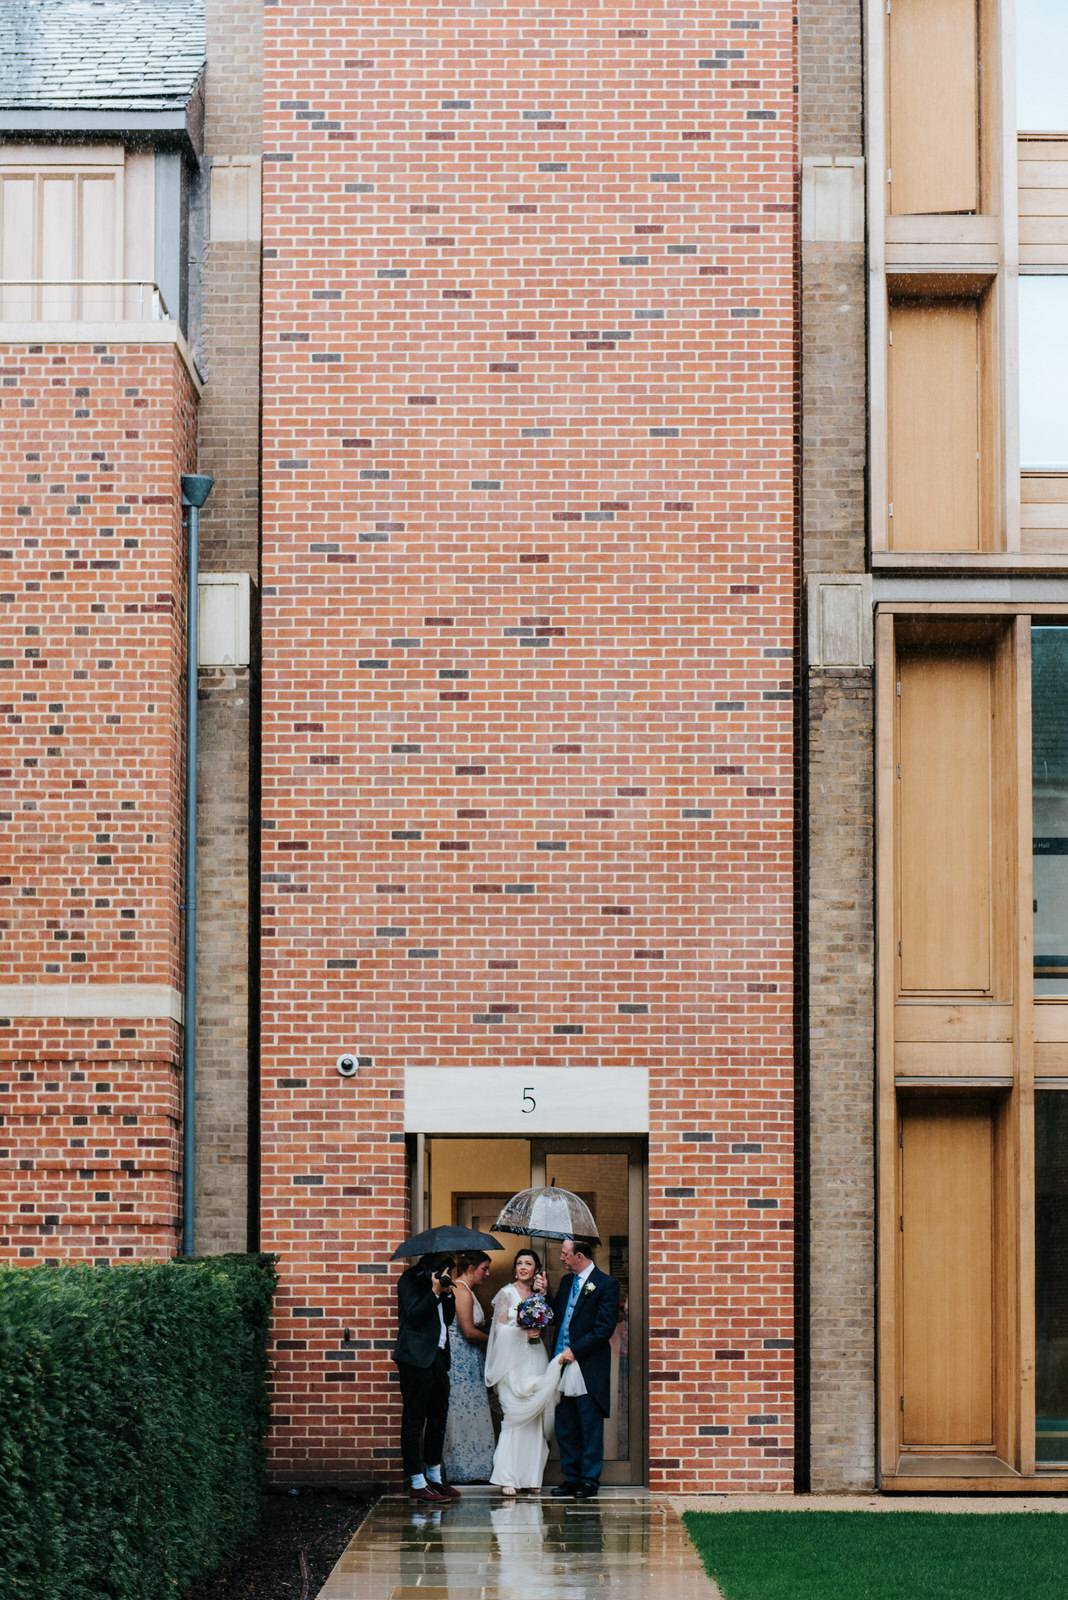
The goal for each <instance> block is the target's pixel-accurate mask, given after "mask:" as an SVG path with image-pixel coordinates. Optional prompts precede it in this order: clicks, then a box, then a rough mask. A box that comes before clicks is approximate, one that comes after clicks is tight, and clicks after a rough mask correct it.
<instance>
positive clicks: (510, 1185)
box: [427, 1139, 530, 1312]
mask: <svg viewBox="0 0 1068 1600" xmlns="http://www.w3.org/2000/svg"><path fill="white" fill-rule="evenodd" d="M427 1149H428V1156H429V1162H428V1165H429V1180H430V1184H429V1186H430V1207H429V1214H430V1222H429V1226H430V1227H432V1228H433V1227H438V1226H439V1225H440V1224H442V1223H446V1222H455V1221H456V1220H457V1210H456V1202H457V1197H458V1196H460V1195H476V1196H477V1195H492V1196H496V1195H503V1196H504V1197H505V1198H506V1199H507V1198H508V1197H509V1196H511V1195H513V1194H518V1192H519V1190H520V1189H529V1188H530V1142H529V1140H527V1139H428V1140H427ZM490 1209H491V1210H492V1209H493V1207H491V1208H490ZM474 1225H475V1226H476V1227H477V1226H478V1223H477V1222H475V1224H474ZM482 1231H487V1230H485V1229H483V1230H482ZM495 1237H497V1238H499V1239H500V1242H501V1244H502V1245H503V1247H504V1248H503V1250H502V1251H501V1253H500V1254H498V1253H497V1252H496V1251H494V1252H493V1265H492V1267H491V1268H490V1275H489V1277H488V1278H487V1279H486V1281H485V1283H484V1284H483V1286H482V1289H481V1290H480V1291H479V1298H480V1299H481V1301H482V1305H483V1308H484V1309H485V1310H486V1311H487V1312H488V1310H489V1304H490V1301H491V1300H492V1299H493V1296H494V1295H495V1294H496V1293H497V1290H498V1289H500V1288H501V1287H502V1286H503V1285H504V1284H506V1283H509V1282H510V1281H511V1277H512V1262H513V1261H514V1260H515V1254H516V1251H517V1250H519V1249H522V1247H523V1246H524V1245H525V1244H526V1243H527V1242H528V1241H527V1240H525V1239H520V1238H518V1237H517V1236H516V1235H514V1234H507V1233H502V1234H497V1235H495Z"/></svg>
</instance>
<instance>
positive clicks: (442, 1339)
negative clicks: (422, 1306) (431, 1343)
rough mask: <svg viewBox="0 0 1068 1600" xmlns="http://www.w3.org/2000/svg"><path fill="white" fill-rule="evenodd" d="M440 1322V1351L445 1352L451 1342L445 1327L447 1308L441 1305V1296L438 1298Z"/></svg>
mask: <svg viewBox="0 0 1068 1600" xmlns="http://www.w3.org/2000/svg"><path fill="white" fill-rule="evenodd" d="M438 1321H439V1322H440V1323H441V1332H440V1333H439V1334H438V1349H439V1350H444V1348H445V1346H446V1345H447V1344H448V1342H449V1331H448V1329H447V1328H446V1326H445V1307H444V1306H443V1305H442V1303H441V1298H440V1296H439V1298H438Z"/></svg>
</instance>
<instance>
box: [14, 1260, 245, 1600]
mask: <svg viewBox="0 0 1068 1600" xmlns="http://www.w3.org/2000/svg"><path fill="white" fill-rule="evenodd" d="M276 1281H277V1280H276V1275H275V1271H274V1258H273V1257H272V1256H219V1257H214V1258H204V1259H197V1260H191V1261H162V1262H151V1263H146V1264H143V1265H136V1266H135V1265H131V1266H128V1267H127V1266H123V1267H115V1268H102V1267H90V1266H70V1267H38V1268H32V1269H28V1270H27V1269H23V1268H17V1267H10V1268H3V1269H0V1574H2V1576H0V1590H2V1592H3V1594H4V1595H11V1596H12V1597H15V1600H74V1597H77V1600H157V1597H162V1596H168V1597H170V1600H174V1597H175V1596H176V1595H181V1594H182V1593H183V1592H184V1590H185V1589H186V1588H188V1587H189V1585H190V1584H192V1583H194V1582H195V1581H196V1580H197V1579H198V1578H200V1577H202V1576H203V1575H204V1574H205V1573H207V1572H209V1571H210V1570H211V1569H212V1568H213V1567H214V1566H217V1565H218V1563H219V1561H220V1560H221V1558H222V1557H223V1556H225V1555H226V1554H227V1552H228V1551H229V1550H230V1549H231V1548H232V1547H233V1546H234V1545H235V1544H236V1543H237V1542H238V1540H239V1539H240V1538H241V1536H242V1535H243V1534H244V1533H245V1532H246V1531H247V1530H248V1529H249V1528H250V1527H251V1526H252V1525H253V1524H254V1522H255V1520H256V1515H257V1496H258V1492H259V1489H260V1486H261V1479H262V1458H263V1436H264V1434H265V1432H266V1429H267V1424H268V1420H269V1404H268V1399H267V1358H266V1340H267V1323H268V1318H269V1316H270V1307H271V1296H272V1294H273V1292H274V1286H275V1283H276Z"/></svg>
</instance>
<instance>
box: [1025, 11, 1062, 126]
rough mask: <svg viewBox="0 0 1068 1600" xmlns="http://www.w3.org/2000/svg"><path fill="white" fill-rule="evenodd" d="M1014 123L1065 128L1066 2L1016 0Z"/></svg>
mask: <svg viewBox="0 0 1068 1600" xmlns="http://www.w3.org/2000/svg"><path fill="white" fill-rule="evenodd" d="M1016 126H1017V127H1018V128H1019V130H1020V132H1021V133H1065V132H1068V6H1066V5H1065V3H1064V0H1016Z"/></svg>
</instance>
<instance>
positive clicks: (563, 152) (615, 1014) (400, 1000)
mask: <svg viewBox="0 0 1068 1600" xmlns="http://www.w3.org/2000/svg"><path fill="white" fill-rule="evenodd" d="M265 26H266V39H265V52H266V57H265V59H266V81H267V85H268V89H267V96H268V98H267V111H266V140H265V146H266V148H265V161H266V169H265V239H264V246H265V250H264V255H265V274H264V296H265V299H264V354H263V360H264V395H265V416H264V436H263V455H264V505H265V519H264V585H265V588H264V765H263V778H264V800H263V828H264V834H263V917H264V928H263V948H264V956H263V968H262V971H263V985H264V988H263V1013H262V1020H263V1049H262V1063H261V1065H262V1074H263V1083H264V1095H263V1124H262V1139H263V1168H262V1170H263V1188H262V1207H263V1212H262V1220H263V1234H262V1242H263V1245H264V1248H267V1249H272V1250H277V1251H279V1253H280V1255H281V1258H282V1260H281V1270H282V1288H281V1291H280V1295H279V1299H278V1315H277V1319H276V1336H277V1354H276V1372H277V1391H278V1392H277V1399H278V1408H279V1410H278V1418H277V1425H276V1428H275V1432H274V1436H273V1440H272V1449H273V1463H274V1470H275V1472H276V1473H277V1474H278V1475H279V1476H280V1477H283V1478H284V1477H300V1476H304V1475H306V1474H307V1473H308V1472H309V1471H311V1470H314V1471H319V1472H322V1473H324V1474H328V1475H329V1474H333V1473H350V1474H351V1473H357V1474H362V1475H364V1476H366V1475H367V1474H368V1473H374V1474H376V1475H385V1474H387V1473H393V1472H395V1471H396V1470H397V1469H398V1461H397V1456H398V1450H397V1436H396V1433H397V1421H398V1414H399V1407H398V1403H397V1394H396V1387H395V1384H394V1382H393V1369H392V1367H391V1366H390V1363H389V1360H388V1348H389V1344H390V1342H391V1340H392V1336H393V1332H394V1319H393V1294H392V1290H393V1280H394V1277H395V1269H392V1268H390V1267H389V1266H388V1265H387V1258H388V1255H389V1250H390V1248H391V1246H392V1244H393V1243H394V1242H395V1241H396V1240H397V1238H398V1237H400V1236H401V1235H402V1234H403V1233H404V1231H405V1229H406V1227H407V1220H408V1218H407V1194H406V1171H405V1148H404V1135H403V1127H404V1122H403V1113H404V1105H403V1082H404V1079H403V1072H404V1069H405V1067H407V1066H413V1065H424V1066H425V1065H435V1066H441V1067H454V1068H460V1067H463V1066H465V1065H475V1064H478V1065H496V1064H500V1065H501V1066H502V1067H511V1066H519V1065H521V1064H525V1063H530V1062H540V1063H546V1062H548V1063H553V1064H557V1065H561V1066H583V1065H600V1066H603V1067H610V1066H612V1065H613V1064H616V1063H618V1064H621V1065H622V1064H626V1065H633V1064H641V1065H645V1066H647V1067H648V1069H649V1074H650V1085H651V1105H652V1111H651V1119H652V1120H651V1131H650V1153H649V1293H650V1306H649V1325H650V1328H651V1329H652V1330H654V1337H653V1341H652V1343H651V1348H650V1362H649V1365H650V1401H649V1423H648V1447H649V1457H650V1482H651V1484H653V1485H654V1486H655V1487H657V1488H677V1489H696V1488H706V1489H712V1488H716V1489H728V1488H733V1489H744V1488H758V1487H760V1488H785V1487H788V1486H789V1485H790V1483H791V1481H792V1480H791V1454H792V1443H793V1438H792V1415H791V1402H792V1355H791V1350H790V1341H791V1336H792V1331H793V1330H792V1278H791V1264H792V1226H793V1219H792V1205H791V1200H792V1193H791V1181H792V1179H791V1174H792V1159H791V1158H792V1126H791V1115H792V1093H793V1072H792V1026H791V1018H792V994H791V914H792V882H791V878H792V872H791V864H792V856H791V839H792V835H791V827H792V813H793V807H792V749H791V741H792V720H791V719H792V706H791V686H792V664H791V659H790V657H791V647H792V644H793V611H792V607H793V598H794V595H793V590H794V581H793V567H792V558H793V442H792V441H793V407H794V322H795V316H794V304H793V273H792V268H793V261H792V250H793V236H794V188H793V183H794V159H795V144H794V139H795V129H794V83H795V77H794V38H793V12H792V9H791V7H789V6H786V5H783V4H781V3H778V0H775V3H772V0H765V3H758V4H753V5H749V6H746V7H744V8H742V7H740V6H737V5H731V4H724V3H719V4H709V5H707V6H705V7H703V8H701V9H700V10H699V11H690V12H687V11H685V10H683V11H679V10H678V9H677V8H673V7H672V8H669V7H666V6H662V5H660V6H654V7H653V8H652V9H650V8H649V7H648V6H645V7H642V8H634V7H629V6H618V7H614V8H610V9H609V10H608V11H601V12H598V13H589V12H581V11H580V12H574V11H568V10H567V9H566V8H557V9H556V10H552V11H548V12H542V13H537V14H531V13H528V12H527V11H523V10H521V9H519V8H518V7H516V6H514V5H511V4H504V5H501V6H499V7H495V8H493V9H492V10H489V11H487V10H486V9H485V8H484V7H474V6H464V5H458V6H455V7H451V8H448V9H446V10H444V11H443V10H442V9H441V8H440V7H435V8H433V9H423V8H421V7H420V6H419V5H416V6H415V8H414V9H413V8H412V6H411V5H410V4H409V5H406V6H405V7H404V8H400V7H399V6H396V7H393V8H391V7H390V6H389V5H383V4H381V3H379V4H376V5H375V6H373V7H372V6H370V5H368V6H363V7H361V6H353V7H350V8H347V9H346V10H345V11H344V13H339V12H331V13H329V14H327V13H326V12H325V10H324V9H323V8H321V7H319V6H317V5H315V4H313V3H312V0H306V3H302V0H285V3H280V4H278V5H269V6H268V8H267V10H266V12H265ZM473 39H474V40H476V41H477V45H476V47H475V48H472V40H473ZM346 1046H348V1047H353V1046H355V1047H356V1048H358V1049H359V1050H360V1052H361V1054H363V1056H364V1059H365V1064H364V1066H363V1067H362V1068H361V1071H360V1074H359V1076H358V1077H357V1078H355V1079H352V1080H349V1081H346V1082H343V1081H342V1080H340V1079H339V1078H338V1077H337V1075H336V1073H335V1072H334V1070H333V1063H334V1060H335V1058H336V1056H337V1054H338V1051H339V1049H340V1048H344V1047H346ZM576 1131H581V1130H576ZM346 1326H350V1327H351V1328H352V1330H353V1333H354V1336H355V1338H356V1341H357V1343H356V1346H355V1350H354V1349H353V1347H352V1346H350V1347H347V1348H344V1349H343V1348H342V1346H341V1336H342V1333H343V1330H344V1328H345V1327H346ZM353 1354H355V1356H356V1359H355V1360H352V1359H349V1358H350V1357H351V1356H352V1355H353Z"/></svg>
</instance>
